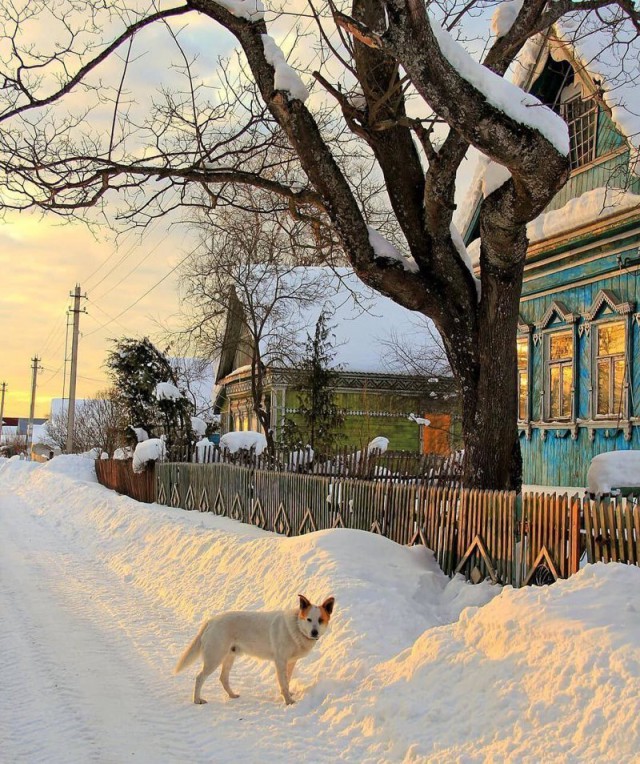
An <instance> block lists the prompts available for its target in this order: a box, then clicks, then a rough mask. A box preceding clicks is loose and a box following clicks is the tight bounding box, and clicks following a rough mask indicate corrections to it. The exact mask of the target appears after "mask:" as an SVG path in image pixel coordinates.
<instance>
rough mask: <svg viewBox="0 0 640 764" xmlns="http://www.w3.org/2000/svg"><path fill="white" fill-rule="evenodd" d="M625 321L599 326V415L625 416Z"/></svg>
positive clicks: (597, 369) (597, 400)
mask: <svg viewBox="0 0 640 764" xmlns="http://www.w3.org/2000/svg"><path fill="white" fill-rule="evenodd" d="M625 339H626V332H625V322H624V321H608V322H607V323H603V324H598V325H597V326H596V337H595V342H596V350H597V352H596V416H605V417H606V416H616V417H618V416H622V415H623V414H624V404H623V396H622V393H623V390H624V378H625V372H626V362H625Z"/></svg>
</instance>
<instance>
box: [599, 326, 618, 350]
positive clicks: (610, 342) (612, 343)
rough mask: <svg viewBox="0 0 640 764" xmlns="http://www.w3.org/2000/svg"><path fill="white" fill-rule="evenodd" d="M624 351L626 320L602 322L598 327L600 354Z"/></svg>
mask: <svg viewBox="0 0 640 764" xmlns="http://www.w3.org/2000/svg"><path fill="white" fill-rule="evenodd" d="M614 353H624V321H615V322H611V323H610V324H601V325H600V326H599V327H598V355H613V354H614Z"/></svg>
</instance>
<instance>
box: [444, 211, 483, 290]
mask: <svg viewBox="0 0 640 764" xmlns="http://www.w3.org/2000/svg"><path fill="white" fill-rule="evenodd" d="M449 231H450V232H451V241H452V242H453V246H454V247H455V248H456V250H457V251H458V254H459V255H460V259H461V260H462V262H463V263H464V265H465V266H466V267H467V269H468V270H469V273H470V274H471V277H472V278H473V282H474V284H475V286H476V293H477V295H478V302H480V296H481V285H480V279H478V278H476V275H475V273H474V272H473V264H472V263H471V257H469V253H468V252H467V248H466V247H465V245H464V240H463V238H462V236H461V235H460V231H458V229H457V228H456V227H455V225H454V224H453V223H451V225H450V226H449Z"/></svg>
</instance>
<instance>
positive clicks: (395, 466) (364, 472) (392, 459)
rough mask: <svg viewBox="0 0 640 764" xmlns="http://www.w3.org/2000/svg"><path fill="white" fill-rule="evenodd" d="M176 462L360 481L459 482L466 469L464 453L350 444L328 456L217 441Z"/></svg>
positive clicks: (186, 453)
mask: <svg viewBox="0 0 640 764" xmlns="http://www.w3.org/2000/svg"><path fill="white" fill-rule="evenodd" d="M172 461H174V462H182V463H185V462H188V463H195V464H234V465H235V466H238V467H250V468H252V469H255V470H267V471H272V472H292V473H297V474H306V475H327V476H332V477H350V478H354V479H358V480H392V479H393V480H422V481H426V482H434V481H439V482H440V483H447V484H450V483H455V482H458V481H459V478H460V473H461V470H462V452H454V453H452V454H450V455H449V456H442V455H440V454H419V453H415V452H408V451H385V452H381V451H379V450H372V451H371V452H369V451H367V450H366V449H362V450H354V449H353V448H350V447H346V446H345V447H343V448H338V449H335V450H334V451H333V452H332V453H331V454H330V455H329V456H327V457H326V458H324V457H322V458H319V457H317V456H316V457H315V458H314V455H313V452H311V451H309V450H308V449H304V448H303V449H299V450H295V449H294V450H287V449H277V450H276V451H275V452H274V453H272V454H271V453H269V452H267V451H263V452H262V453H261V454H259V455H256V454H255V452H254V451H252V450H240V451H237V452H236V453H231V452H230V451H228V450H227V449H224V448H221V447H220V446H218V445H214V444H213V443H212V444H211V445H209V446H197V447H195V448H194V447H188V448H182V449H180V450H179V452H177V453H176V454H174V456H173V458H172Z"/></svg>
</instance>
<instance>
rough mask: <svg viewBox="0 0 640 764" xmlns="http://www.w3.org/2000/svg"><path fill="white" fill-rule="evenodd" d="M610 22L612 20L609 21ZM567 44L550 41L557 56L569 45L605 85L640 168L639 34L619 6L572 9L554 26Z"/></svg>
mask: <svg viewBox="0 0 640 764" xmlns="http://www.w3.org/2000/svg"><path fill="white" fill-rule="evenodd" d="M609 22H611V23H609ZM555 29H556V32H557V35H558V40H559V41H562V42H563V43H564V46H559V45H551V55H552V56H553V57H554V58H558V57H561V56H562V51H561V47H564V48H565V50H566V46H567V45H568V46H569V47H570V49H571V53H572V56H573V58H574V59H575V60H576V62H577V63H579V64H581V65H582V66H583V67H584V69H585V71H586V72H587V73H588V75H589V76H590V77H591V78H592V79H593V80H595V81H596V84H597V85H598V86H599V87H601V88H602V96H603V98H604V101H605V103H606V104H607V106H609V108H610V109H611V118H612V120H613V122H614V123H615V124H616V126H617V127H618V128H619V129H620V131H621V132H622V134H623V135H624V136H625V137H626V138H627V139H628V140H629V142H630V144H631V146H632V148H633V149H634V157H633V159H634V166H635V170H636V172H637V173H638V172H640V163H639V161H638V157H639V153H640V99H639V98H638V82H639V81H640V36H639V35H638V32H637V30H636V29H635V27H634V25H633V23H632V22H631V21H630V20H629V19H628V18H627V16H626V14H625V13H624V12H622V11H620V10H615V9H607V8H601V9H600V10H598V11H591V12H590V13H588V14H584V13H570V14H568V15H567V16H565V17H563V18H562V19H561V21H560V22H559V23H558V24H557V25H556V27H555Z"/></svg>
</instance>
